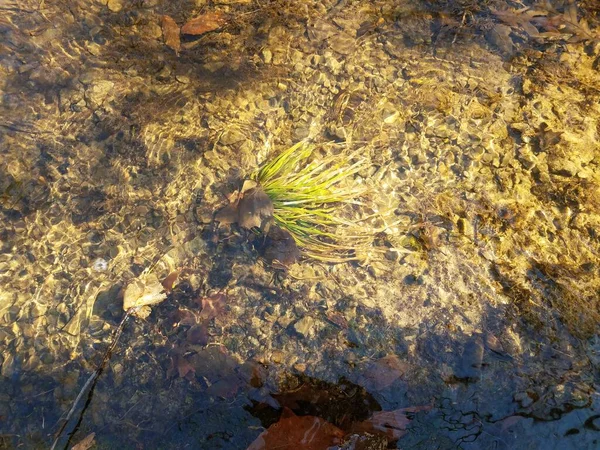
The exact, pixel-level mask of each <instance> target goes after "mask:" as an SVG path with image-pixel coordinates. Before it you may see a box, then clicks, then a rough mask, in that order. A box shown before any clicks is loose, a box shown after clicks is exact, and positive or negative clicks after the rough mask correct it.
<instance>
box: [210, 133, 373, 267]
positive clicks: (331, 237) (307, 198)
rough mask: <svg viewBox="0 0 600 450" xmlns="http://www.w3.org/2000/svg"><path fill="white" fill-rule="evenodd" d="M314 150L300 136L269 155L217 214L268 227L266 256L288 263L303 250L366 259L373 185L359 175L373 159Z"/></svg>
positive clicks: (315, 255)
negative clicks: (316, 154)
mask: <svg viewBox="0 0 600 450" xmlns="http://www.w3.org/2000/svg"><path fill="white" fill-rule="evenodd" d="M314 150H315V146H314V145H312V144H309V143H307V142H304V141H301V142H298V143H297V144H295V145H293V146H292V147H290V148H288V149H286V150H284V151H283V152H281V153H280V154H279V155H278V156H276V157H275V158H273V159H271V160H269V161H267V162H266V163H265V164H263V165H262V166H261V167H260V168H259V169H257V170H256V171H254V172H253V173H251V174H250V176H249V180H246V181H245V182H244V186H243V187H242V189H241V191H240V193H239V194H238V195H237V197H236V196H235V195H234V196H233V200H232V201H231V203H230V205H228V206H227V207H225V208H224V209H222V210H221V211H219V212H218V213H217V216H216V220H217V221H219V222H220V223H237V224H238V225H239V226H241V227H242V228H246V229H252V230H255V231H257V232H258V231H260V232H264V233H265V239H266V242H267V244H268V245H267V250H266V253H267V254H269V253H270V254H271V256H270V257H268V258H267V259H269V260H279V262H282V263H283V264H284V265H289V263H293V262H295V260H296V259H297V258H298V257H299V256H300V253H301V254H302V256H304V257H307V258H311V259H314V260H318V261H323V262H332V263H336V262H347V261H352V260H362V259H364V258H365V255H366V254H367V253H368V252H369V251H370V250H371V248H372V241H373V236H374V234H375V233H376V231H374V230H373V229H372V228H371V227H369V226H366V224H365V221H366V220H367V219H368V218H370V217H372V216H368V215H366V214H364V212H365V211H364V208H363V207H365V206H367V203H368V202H369V199H368V194H369V188H368V187H367V186H366V185H365V184H362V183H359V182H358V181H357V180H356V178H357V177H355V175H357V174H358V173H359V172H361V171H364V170H365V169H367V168H368V167H369V162H368V160H367V159H366V158H364V157H362V156H358V155H357V154H356V153H344V152H342V153H340V154H331V155H327V156H324V157H317V156H315V153H316V152H315V151H314ZM273 246H275V247H278V248H279V249H280V250H279V251H277V250H275V251H273ZM297 249H299V251H298V250H297ZM277 255H280V257H277ZM284 260H285V261H284Z"/></svg>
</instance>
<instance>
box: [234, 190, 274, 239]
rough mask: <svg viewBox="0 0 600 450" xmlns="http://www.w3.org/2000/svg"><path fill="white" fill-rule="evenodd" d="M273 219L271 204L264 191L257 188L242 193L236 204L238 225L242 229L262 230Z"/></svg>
mask: <svg viewBox="0 0 600 450" xmlns="http://www.w3.org/2000/svg"><path fill="white" fill-rule="evenodd" d="M272 219H273V202H272V201H271V199H270V198H269V196H268V195H267V194H266V193H265V191H264V190H263V189H262V188H261V187H260V186H257V187H255V188H252V189H249V190H248V191H246V192H244V193H243V195H242V198H241V199H240V201H239V204H238V224H239V225H240V227H242V228H247V229H252V228H255V227H256V228H261V229H264V228H265V225H266V223H268V222H269V221H271V220H272Z"/></svg>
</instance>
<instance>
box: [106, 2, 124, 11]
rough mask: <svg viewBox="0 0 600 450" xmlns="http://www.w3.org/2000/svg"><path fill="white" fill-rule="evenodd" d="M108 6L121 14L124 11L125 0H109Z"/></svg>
mask: <svg viewBox="0 0 600 450" xmlns="http://www.w3.org/2000/svg"><path fill="white" fill-rule="evenodd" d="M106 6H107V7H108V9H109V10H111V11H112V12H119V11H121V10H122V9H123V0H108V2H107V3H106Z"/></svg>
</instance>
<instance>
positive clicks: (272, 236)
mask: <svg viewBox="0 0 600 450" xmlns="http://www.w3.org/2000/svg"><path fill="white" fill-rule="evenodd" d="M261 254H262V256H263V258H265V259H266V260H267V262H269V263H270V264H273V263H279V264H274V265H277V266H278V267H279V266H282V267H281V268H287V267H289V266H291V265H292V264H294V263H295V262H296V261H298V259H300V250H299V249H298V246H297V245H296V241H295V240H294V238H293V237H292V235H291V234H290V232H289V231H287V230H284V229H283V228H280V227H278V226H277V225H272V226H271V227H270V228H269V233H268V234H267V238H266V239H265V242H264V245H263V246H262V249H261Z"/></svg>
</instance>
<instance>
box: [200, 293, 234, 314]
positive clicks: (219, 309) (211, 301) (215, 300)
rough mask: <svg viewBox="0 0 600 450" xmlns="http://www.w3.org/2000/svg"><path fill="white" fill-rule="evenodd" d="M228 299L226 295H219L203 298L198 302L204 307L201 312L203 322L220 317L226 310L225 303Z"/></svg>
mask: <svg viewBox="0 0 600 450" xmlns="http://www.w3.org/2000/svg"><path fill="white" fill-rule="evenodd" d="M226 300H227V297H226V296H225V294H221V293H217V294H212V295H209V296H208V297H202V298H201V299H199V300H197V301H196V303H199V304H200V305H201V306H202V311H201V312H200V319H201V320H210V319H214V318H215V317H217V316H219V315H220V314H222V313H223V311H224V310H225V302H226Z"/></svg>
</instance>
